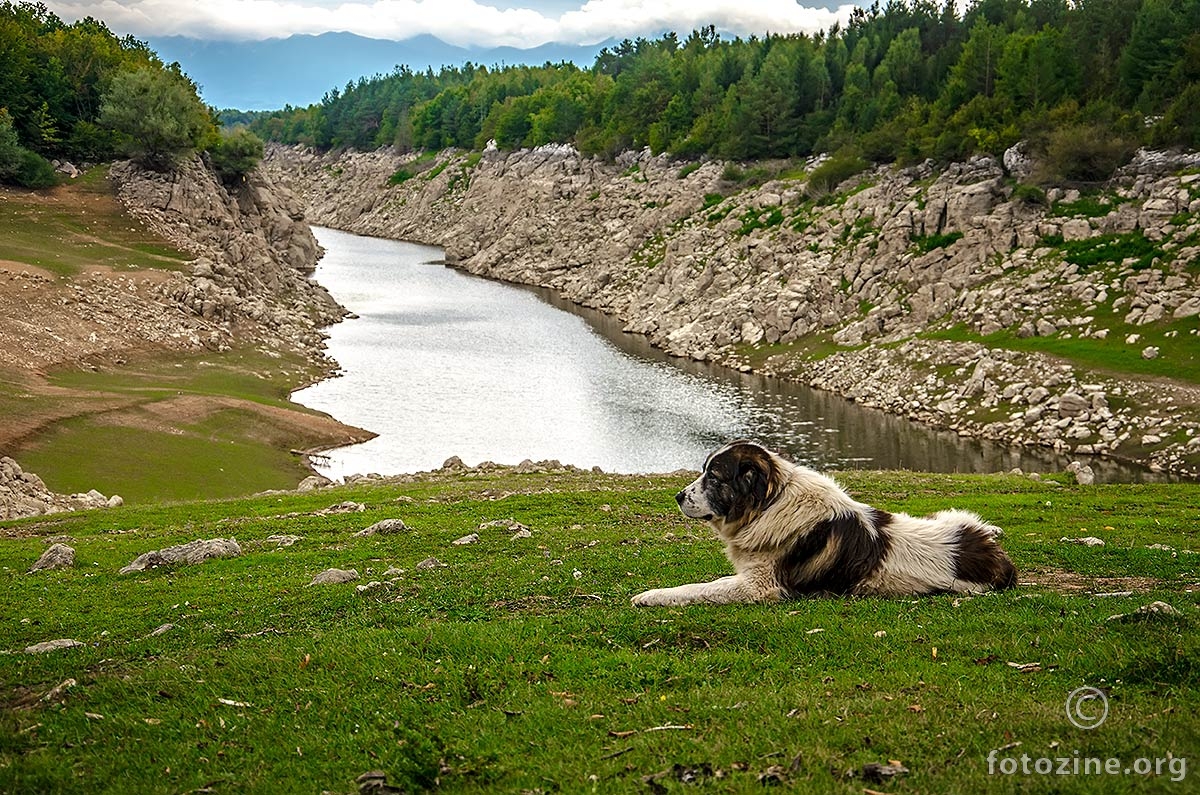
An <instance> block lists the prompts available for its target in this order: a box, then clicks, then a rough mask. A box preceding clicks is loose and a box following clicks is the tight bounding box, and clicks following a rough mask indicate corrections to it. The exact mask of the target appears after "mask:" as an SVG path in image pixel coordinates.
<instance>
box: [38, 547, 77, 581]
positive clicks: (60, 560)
mask: <svg viewBox="0 0 1200 795" xmlns="http://www.w3.org/2000/svg"><path fill="white" fill-rule="evenodd" d="M74 565H75V550H74V549H72V548H71V547H69V546H67V545H66V544H55V545H54V546H52V547H50V548H49V549H47V550H46V551H45V552H43V553H42V556H41V557H40V558H38V559H37V562H36V563H34V564H33V567H32V568H31V569H30V570H29V573H30V574H33V573H34V572H36V571H49V570H51V569H68V568H70V567H72V566H74Z"/></svg>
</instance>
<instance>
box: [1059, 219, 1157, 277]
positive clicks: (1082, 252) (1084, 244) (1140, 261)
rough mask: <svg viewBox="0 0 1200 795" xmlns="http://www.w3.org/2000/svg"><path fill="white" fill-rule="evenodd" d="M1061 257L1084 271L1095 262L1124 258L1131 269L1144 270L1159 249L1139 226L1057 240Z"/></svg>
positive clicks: (1109, 261)
mask: <svg viewBox="0 0 1200 795" xmlns="http://www.w3.org/2000/svg"><path fill="white" fill-rule="evenodd" d="M1059 248H1060V249H1061V250H1062V253H1063V259H1064V260H1065V261H1067V262H1069V263H1071V264H1072V265H1076V266H1078V267H1079V269H1080V270H1081V271H1087V270H1089V269H1090V268H1093V267H1095V266H1096V265H1119V264H1120V263H1122V262H1124V261H1125V260H1127V259H1133V260H1135V261H1134V262H1133V263H1132V267H1133V268H1134V270H1145V269H1146V268H1149V267H1150V266H1151V265H1152V264H1154V259H1155V258H1156V257H1161V256H1162V255H1163V250H1162V249H1161V248H1159V247H1158V246H1157V245H1156V244H1155V243H1154V241H1152V240H1150V239H1149V238H1147V237H1146V236H1145V235H1144V234H1143V233H1142V230H1140V229H1137V230H1134V231H1133V232H1128V233H1126V234H1123V235H1100V236H1098V237H1091V238H1088V239H1087V240H1072V241H1070V242H1065V243H1061V244H1060V245H1059Z"/></svg>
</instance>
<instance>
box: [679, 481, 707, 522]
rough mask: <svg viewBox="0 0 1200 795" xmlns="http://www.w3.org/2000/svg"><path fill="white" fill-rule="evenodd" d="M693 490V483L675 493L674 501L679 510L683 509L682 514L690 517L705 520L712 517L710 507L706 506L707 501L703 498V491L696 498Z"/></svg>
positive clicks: (694, 489)
mask: <svg viewBox="0 0 1200 795" xmlns="http://www.w3.org/2000/svg"><path fill="white" fill-rule="evenodd" d="M695 492H696V488H695V484H694V483H693V484H692V485H691V486H688V487H687V488H686V489H684V490H683V491H681V492H679V493H678V494H676V495H675V502H677V503H679V510H681V511H683V515H684V516H687V517H689V518H691V519H702V520H704V521H706V522H707V521H709V520H710V519H712V518H713V512H712V509H711V508H710V507H709V506H708V501H707V500H706V499H704V495H703V493H701V494H700V498H699V499H697V498H696V494H695Z"/></svg>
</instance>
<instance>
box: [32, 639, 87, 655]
mask: <svg viewBox="0 0 1200 795" xmlns="http://www.w3.org/2000/svg"><path fill="white" fill-rule="evenodd" d="M82 645H83V644H82V643H80V642H79V641H77V640H75V639H74V638H60V639H58V640H48V641H46V642H45V643H35V644H33V645H32V646H26V647H25V653H26V654H45V653H46V652H51V651H60V650H61V649H73V648H75V647H76V646H82Z"/></svg>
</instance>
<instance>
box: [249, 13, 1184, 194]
mask: <svg viewBox="0 0 1200 795" xmlns="http://www.w3.org/2000/svg"><path fill="white" fill-rule="evenodd" d="M242 118H243V119H245V120H247V121H248V122H249V126H250V129H252V130H253V131H255V132H256V133H257V134H258V135H259V136H261V137H262V138H265V139H268V140H273V141H279V142H283V143H292V144H305V145H309V146H314V147H316V148H318V149H336V148H347V147H348V148H356V149H362V150H368V149H375V148H379V147H394V148H396V149H397V150H399V151H409V150H413V149H424V150H437V149H442V148H445V147H459V148H463V149H481V148H483V147H484V145H485V144H486V143H487V142H488V141H489V140H494V141H496V143H497V145H498V146H500V147H501V148H504V149H516V148H522V147H531V146H538V145H541V144H546V143H571V144H574V145H575V146H576V147H577V148H578V149H580V151H582V152H583V153H585V154H593V155H600V156H607V157H611V156H613V155H615V154H617V153H619V152H621V151H624V150H627V149H630V148H642V147H647V146H648V147H650V149H651V150H653V151H654V152H656V153H660V152H668V153H670V154H673V155H677V156H680V157H691V158H696V157H704V156H711V157H720V158H723V159H729V160H754V159H765V158H789V157H801V156H808V155H811V154H814V153H817V152H835V153H837V152H845V153H849V154H852V155H854V156H861V157H865V158H867V159H869V160H873V161H877V162H890V161H901V162H914V161H919V160H922V159H924V158H927V157H933V158H936V159H939V160H954V159H961V158H964V157H967V156H969V155H971V154H973V153H978V152H988V153H993V154H999V153H1001V152H1003V151H1004V150H1005V149H1007V148H1008V147H1009V146H1012V145H1013V144H1015V143H1016V142H1018V141H1021V140H1026V141H1029V142H1030V144H1031V146H1032V147H1033V148H1034V149H1035V150H1037V151H1038V152H1039V153H1040V154H1043V155H1045V156H1047V157H1048V158H1049V159H1050V160H1052V161H1054V162H1055V163H1056V164H1057V165H1058V166H1059V170H1060V172H1061V173H1059V174H1057V176H1060V177H1063V178H1072V179H1093V178H1104V177H1105V176H1107V172H1108V171H1109V170H1111V167H1113V165H1114V163H1116V162H1117V161H1120V160H1121V159H1122V158H1124V157H1127V156H1128V154H1130V153H1132V151H1133V149H1134V148H1136V147H1137V146H1139V145H1143V144H1151V145H1156V146H1185V147H1192V148H1197V147H1200V0H1071V1H1070V2H1068V0H975V2H973V3H972V4H971V5H970V6H969V7H968V8H967V9H966V10H965V11H964V12H963V13H961V14H960V13H959V12H958V11H956V9H955V4H954V2H953V0H947V1H946V2H944V4H942V5H939V4H938V3H937V2H935V1H934V0H891V2H888V4H887V5H886V6H884V7H882V8H881V7H880V6H879V4H878V3H875V4H874V5H872V6H870V7H869V8H859V9H856V10H855V11H854V12H853V15H852V16H851V18H850V20H849V22H848V24H847V25H846V26H845V27H840V26H834V27H833V28H831V29H830V30H828V31H825V32H822V33H818V34H816V35H805V34H795V35H786V36H784V35H767V36H764V37H761V38H759V37H750V38H748V39H741V38H735V39H732V40H730V39H723V38H721V37H720V36H718V35H717V33H716V32H715V30H714V28H712V27H711V26H710V27H706V28H703V29H701V30H697V31H692V33H691V34H690V35H688V36H687V37H686V38H685V39H682V40H681V39H680V38H679V36H677V35H676V34H675V33H668V34H666V35H664V36H662V37H660V38H658V39H653V40H651V39H644V38H639V39H636V40H633V41H629V40H626V41H624V42H622V43H621V44H619V45H617V46H615V47H613V48H606V49H605V50H602V51H601V52H600V54H599V55H598V56H597V58H596V60H595V63H594V64H593V66H592V67H591V68H590V69H581V68H579V67H577V66H574V65H572V64H570V63H559V64H551V63H546V64H544V65H542V66H508V67H503V68H492V69H488V68H487V67H484V66H480V65H475V64H470V63H468V64H466V65H465V66H463V67H460V68H443V69H441V70H440V71H438V72H436V73H435V72H434V71H432V70H426V71H424V72H414V71H412V70H410V69H408V68H407V67H404V66H399V67H397V68H396V69H395V70H394V71H393V72H392V73H391V74H388V75H376V76H375V77H372V78H362V79H360V80H358V81H357V82H353V83H350V84H347V85H346V86H345V88H344V89H341V90H338V89H334V90H331V91H330V92H328V93H327V94H326V95H325V97H324V98H323V99H322V101H321V102H320V103H317V104H314V105H310V106H308V107H305V108H295V107H291V106H288V107H285V108H284V109H283V110H280V111H273V112H263V113H251V114H243V116H242Z"/></svg>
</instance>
